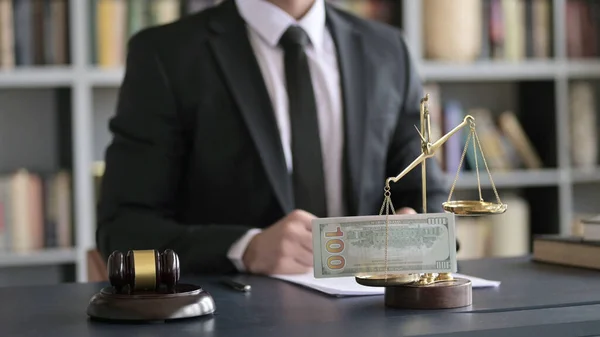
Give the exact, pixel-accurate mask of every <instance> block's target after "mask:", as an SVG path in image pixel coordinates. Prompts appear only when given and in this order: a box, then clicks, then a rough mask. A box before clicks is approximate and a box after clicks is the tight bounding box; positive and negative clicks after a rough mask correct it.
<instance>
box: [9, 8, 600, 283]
mask: <svg viewBox="0 0 600 337" xmlns="http://www.w3.org/2000/svg"><path fill="white" fill-rule="evenodd" d="M135 1H136V0H123V1H114V2H111V3H112V5H113V7H112V8H111V9H110V10H109V9H107V8H104V9H105V10H103V11H102V13H103V14H100V12H99V11H97V12H96V16H95V17H93V18H94V20H90V16H91V15H90V13H91V12H92V11H93V9H94V7H93V6H94V4H96V3H99V2H101V1H79V0H53V2H52V3H53V4H54V5H57V6H58V7H56V8H55V9H56V11H55V12H53V13H54V14H53V15H48V16H44V17H43V19H39V20H37V21H36V20H30V21H31V22H30V24H31V25H32V26H33V28H34V29H33V31H38V32H41V31H46V32H57V35H53V36H52V39H50V40H52V41H53V42H52V43H46V44H44V46H45V49H44V48H42V47H40V46H39V45H38V44H37V43H33V42H32V46H33V47H32V50H31V52H34V54H33V55H30V56H31V57H29V58H26V57H25V58H24V57H23V55H22V50H21V52H20V53H19V54H18V55H17V53H16V52H15V53H14V56H16V57H14V59H12V60H11V58H10V57H9V58H5V57H4V55H5V54H3V56H2V57H0V120H1V121H2V123H0V139H1V140H2V141H1V142H0V172H1V173H4V174H5V175H8V174H10V173H11V172H14V171H15V170H18V169H19V168H26V169H28V170H30V171H31V172H35V173H39V174H42V175H47V174H52V173H55V172H57V171H59V170H65V171H67V172H69V174H70V176H71V179H72V181H71V186H70V188H69V192H70V194H71V195H70V197H72V200H73V202H72V210H71V211H72V217H73V219H72V231H71V235H72V247H71V248H68V249H52V248H50V249H43V250H39V251H34V252H31V253H26V254H12V253H0V286H1V285H3V284H9V283H23V280H34V279H35V280H40V281H39V282H52V280H54V281H55V282H58V281H79V282H83V281H86V279H87V260H86V252H87V251H88V250H89V249H93V248H95V229H96V226H95V203H96V200H97V192H98V191H97V185H96V184H97V182H98V179H99V178H100V177H98V176H96V177H94V179H92V175H93V173H92V172H94V170H93V167H95V164H94V163H97V162H100V161H102V160H103V153H104V149H105V148H106V145H107V144H108V143H109V142H110V137H111V135H110V133H109V132H108V125H107V122H108V120H109V119H110V117H112V116H113V114H114V110H115V106H116V102H117V95H118V90H119V86H120V84H121V81H122V79H123V74H124V69H123V62H124V60H125V46H126V42H127V39H128V37H129V36H131V35H132V34H134V33H135V32H136V31H138V30H139V29H143V28H144V27H145V26H153V25H160V24H162V23H167V22H170V21H173V20H175V19H177V18H178V17H180V16H185V15H190V14H192V13H194V12H196V11H198V10H202V9H204V8H206V7H209V6H212V5H214V4H216V3H218V2H220V1H221V0H161V1H157V0H142V1H138V5H139V4H144V5H145V6H149V7H148V9H145V13H146V14H149V13H151V14H152V15H150V16H149V17H145V16H143V15H142V16H137V17H138V18H143V20H146V22H145V23H144V24H142V25H137V26H136V25H130V24H129V22H126V21H127V20H128V19H127V18H131V17H134V16H135V15H133V16H132V15H129V16H121V17H123V18H124V19H123V20H120V21H117V20H115V18H116V17H117V13H122V11H123V9H124V8H125V7H124V6H126V5H128V4H131V3H133V2H135ZM228 1H230V0H228ZM327 1H329V2H332V3H335V4H337V5H338V6H341V7H343V8H345V9H347V10H349V11H352V12H354V13H356V14H358V15H359V16H363V17H367V18H371V19H374V20H378V21H382V22H386V23H388V24H391V25H393V26H396V27H398V28H400V29H402V30H403V32H404V35H405V36H406V41H407V44H408V48H409V49H410V52H411V54H412V55H413V58H414V61H415V64H416V65H417V68H418V71H419V74H420V76H421V77H422V79H423V81H424V84H425V90H426V92H427V93H430V94H431V96H432V98H433V99H432V104H431V106H430V109H431V112H432V113H435V119H434V120H433V122H434V128H436V130H432V131H435V132H443V131H444V128H447V127H448V125H456V124H458V123H459V121H460V119H461V118H460V117H461V116H462V115H464V114H465V113H469V114H470V113H477V115H478V117H477V125H478V135H479V137H480V138H481V139H482V142H485V143H487V144H488V145H487V146H486V147H487V148H488V150H489V151H486V153H485V155H486V158H487V159H489V163H490V165H492V166H495V167H496V168H499V167H500V168H502V166H504V165H507V166H508V167H506V168H505V170H504V171H505V172H503V170H502V169H501V170H495V169H494V170H492V178H493V180H494V183H495V185H496V186H497V187H498V189H499V190H500V191H499V192H500V195H501V197H502V200H503V201H504V202H506V203H508V204H509V210H510V211H509V212H508V213H507V214H506V215H503V216H499V217H493V218H492V219H489V220H486V221H492V222H495V224H496V225H492V226H491V227H490V226H487V225H481V224H480V223H478V222H472V219H470V220H464V219H460V220H459V221H458V222H457V223H458V224H459V225H460V227H459V229H458V233H459V237H460V238H461V240H462V241H463V242H469V243H472V244H473V245H476V247H475V246H471V247H470V246H469V245H468V244H466V245H462V244H461V250H462V252H461V257H478V256H481V255H482V254H488V255H489V254H491V255H496V256H498V255H510V254H516V253H522V252H526V251H528V249H529V243H530V241H529V240H530V238H531V236H532V235H535V234H540V233H562V234H568V233H571V232H573V228H575V227H576V226H575V223H576V221H577V219H578V218H580V217H581V216H582V214H589V213H595V212H598V213H600V207H597V206H596V204H599V205H600V203H598V202H596V200H597V198H598V197H600V163H598V158H597V157H598V153H599V152H600V151H599V150H598V149H597V148H598V143H599V142H598V136H597V131H598V125H600V117H599V115H600V103H598V102H595V100H594V98H597V97H600V39H599V37H600V24H599V23H598V22H600V20H596V21H594V20H590V18H591V16H590V17H585V15H586V13H588V12H589V13H600V10H598V9H599V8H600V4H597V2H596V1H587V2H585V1H579V0H481V1H470V0H469V1H466V0H453V1H452V4H449V3H450V2H442V1H439V0H420V1H415V0H360V1H357V0H327ZM24 2H27V0H22V1H20V3H24ZM6 3H8V2H4V3H3V4H4V7H0V8H2V9H6V8H7V7H6ZM10 3H11V4H12V3H16V2H10ZM107 3H108V2H105V3H104V4H105V5H106V4H107ZM159 3H160V5H159ZM492 5H494V6H492ZM432 6H434V7H432ZM445 6H447V7H445ZM465 6H466V7H465ZM585 6H596V8H595V10H589V11H588V10H587V9H586V8H585ZM571 7H573V8H571ZM67 8H68V15H62V14H60V13H61V12H62V13H63V14H64V13H66V12H65V11H66V10H67ZM571 9H575V10H573V11H572V10H571ZM111 11H114V12H113V13H111ZM495 11H500V12H498V13H496V12H495ZM57 13H58V14H57ZM492 13H494V14H502V15H491V14H492ZM533 13H537V14H536V16H535V17H536V18H537V19H535V23H536V24H535V25H533V24H532V22H533ZM569 13H570V14H569ZM574 13H580V14H581V15H582V16H581V17H576V16H574ZM133 14H135V13H133ZM137 14H139V13H137ZM568 14H569V15H568ZM54 15H58V16H57V17H54ZM61 15H62V16H61ZM0 17H2V18H4V19H5V18H6V17H10V15H4V16H0ZM41 17H42V16H40V18H41ZM480 19H481V20H480ZM0 20H2V19H0ZM45 20H49V21H48V22H46V21H45ZM61 20H62V21H61ZM143 20H142V21H143ZM94 21H95V22H94ZM142 21H137V22H138V23H139V22H142ZM102 22H103V24H101V23H102ZM64 23H66V25H64ZM22 24H23V22H22V21H14V24H13V23H9V25H8V26H4V25H3V24H2V23H0V27H14V28H15V32H14V33H15V35H14V36H15V37H16V36H17V34H21V35H19V36H21V37H22V36H23V35H22V34H23V29H25V30H26V29H28V28H27V27H25V28H23V27H24V26H22ZM54 24H56V25H54ZM584 25H585V27H584ZM594 25H595V28H593V29H595V30H596V31H595V32H592V31H586V30H585V29H588V30H589V29H592V28H590V27H594ZM43 27H46V28H47V27H54V28H52V29H46V30H44V29H42V28H43ZM99 27H103V28H102V29H99ZM491 27H496V28H498V27H500V29H499V30H496V31H494V34H490V28H491ZM528 27H529V28H528ZM29 28H31V27H29ZM584 28H585V29H584ZM122 32H126V34H122ZM116 33H118V34H116ZM594 34H595V35H594ZM26 35H27V34H26ZM7 36H9V37H10V36H11V35H10V34H3V35H2V37H0V50H1V51H3V52H5V53H6V51H10V47H9V48H3V46H2V45H1V44H6V45H8V46H10V45H11V43H12V42H11V41H9V40H7V38H6V37H7ZM47 37H48V38H50V36H47ZM29 38H31V36H29ZM594 39H595V41H598V42H597V43H595V44H594V43H591V42H590V41H592V40H594ZM16 40H17V39H16V38H15V40H14V41H16ZM7 41H8V42H7ZM21 41H22V39H21ZM452 41H460V43H454V42H452ZM532 41H533V42H535V43H532ZM588 42H590V43H588ZM594 46H595V47H594ZM49 48H54V49H49ZM456 48H458V49H456ZM65 51H67V52H66V53H65ZM59 56H60V57H59ZM465 60H467V61H465ZM415 108H416V107H415ZM432 116H433V115H432ZM507 116H510V117H512V118H514V120H515V121H516V124H518V125H519V128H520V129H522V131H523V133H524V134H525V135H526V136H527V137H526V138H528V141H529V142H530V147H531V149H532V151H533V152H534V153H535V154H536V156H537V157H539V158H538V159H539V160H537V161H535V162H527V161H523V158H525V159H527V158H529V157H531V155H530V154H523V153H516V154H515V153H514V151H516V152H519V151H523V149H524V148H525V147H524V146H523V143H522V142H521V141H519V136H518V134H517V133H514V128H512V127H508V126H507V125H508V124H506V123H508V121H507V120H506V118H507ZM486 121H489V123H487V122H486ZM480 127H481V128H480ZM511 130H512V132H511ZM434 138H436V137H434ZM483 138H486V140H485V141H484V139H483ZM454 139H455V140H456V139H458V141H455V142H449V143H447V145H448V146H447V147H445V148H444V152H443V153H440V156H439V157H440V158H441V159H440V160H441V163H442V164H443V165H442V166H443V167H444V171H445V172H446V174H447V176H448V180H449V182H452V180H453V178H454V174H455V173H456V172H455V171H454V170H453V167H454V166H453V165H454V164H453V161H452V160H451V159H452V158H453V159H456V154H457V151H458V152H460V149H462V147H461V143H460V142H461V140H460V137H455V138H454ZM499 141H500V142H501V143H503V144H509V145H511V146H510V147H512V150H513V153H511V154H502V153H498V151H497V148H495V147H494V146H491V147H490V144H492V143H494V142H496V143H498V142H499ZM582 144H583V145H586V146H582ZM457 149H458V150H457ZM515 157H519V158H520V159H521V160H520V161H519V160H517V161H514V158H515ZM471 159H472V158H471ZM468 161H469V160H467V162H468ZM467 164H468V163H467ZM466 166H467V167H465V168H464V171H461V172H460V176H459V180H458V185H457V189H458V190H460V191H457V192H461V193H463V192H464V193H467V194H469V193H473V192H475V191H476V187H477V179H476V175H475V174H474V172H473V171H472V167H470V166H469V165H466ZM585 166H590V167H593V168H592V169H590V170H585V169H582V168H581V167H585ZM480 178H481V183H482V187H483V188H484V189H486V190H487V191H486V192H489V189H490V186H491V184H490V182H489V178H488V177H487V174H486V172H485V171H482V172H480ZM0 202H2V200H0ZM481 220H483V219H481ZM504 227H506V228H510V235H509V237H510V238H511V240H512V241H513V242H517V243H518V244H516V246H515V245H512V246H510V247H513V248H510V249H508V248H506V249H505V247H503V246H502V245H503V244H502V243H501V242H500V241H497V242H495V241H494V240H493V239H494V237H499V238H500V237H504V236H503V235H496V236H492V237H490V236H489V235H490V234H489V232H490V231H489V230H488V229H490V228H491V231H492V232H493V231H494V230H497V228H504ZM486 228H487V229H486ZM484 229H485V230H484ZM2 234H3V233H2V231H1V230H0V239H1V238H2ZM486 235H487V236H486ZM484 246H485V247H484ZM490 247H491V248H490ZM514 247H516V248H514ZM484 248H485V252H484ZM63 264H67V265H69V266H72V267H73V268H62V267H61V268H54V266H56V265H63ZM17 269H18V270H19V272H18V273H16V272H15V270H17ZM15 275H17V276H15ZM44 275H46V276H44Z"/></svg>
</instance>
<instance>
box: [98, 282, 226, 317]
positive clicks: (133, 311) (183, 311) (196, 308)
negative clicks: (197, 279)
mask: <svg viewBox="0 0 600 337" xmlns="http://www.w3.org/2000/svg"><path fill="white" fill-rule="evenodd" d="M214 312H215V302H214V300H213V298H212V296H211V295H210V294H209V293H207V292H206V291H205V290H203V289H202V288H200V287H198V286H194V285H190V284H178V285H177V286H176V287H175V291H174V292H172V293H169V292H167V291H166V290H164V291H147V292H139V291H137V292H135V293H133V294H129V293H127V292H123V293H117V292H116V290H115V288H114V287H106V288H103V289H102V290H100V292H98V293H97V294H95V295H94V296H93V297H92V298H91V300H90V302H89V305H88V308H87V314H88V315H89V316H90V317H91V318H95V319H100V320H119V321H166V320H174V319H180V318H192V317H199V316H204V315H209V314H212V313H214Z"/></svg>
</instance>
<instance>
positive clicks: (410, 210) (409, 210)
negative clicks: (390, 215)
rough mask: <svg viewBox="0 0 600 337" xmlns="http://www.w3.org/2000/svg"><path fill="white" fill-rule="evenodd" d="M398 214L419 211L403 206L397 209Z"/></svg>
mask: <svg viewBox="0 0 600 337" xmlns="http://www.w3.org/2000/svg"><path fill="white" fill-rule="evenodd" d="M396 214H417V211H415V210H414V209H412V208H410V207H402V208H400V209H398V210H396Z"/></svg>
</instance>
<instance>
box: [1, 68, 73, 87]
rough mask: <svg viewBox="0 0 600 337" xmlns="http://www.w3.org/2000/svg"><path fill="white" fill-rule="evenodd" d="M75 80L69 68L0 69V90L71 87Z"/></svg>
mask: <svg viewBox="0 0 600 337" xmlns="http://www.w3.org/2000/svg"><path fill="white" fill-rule="evenodd" d="M74 79H75V74H74V72H73V70H72V68H71V67H69V66H41V67H23V68H21V67H19V68H14V69H6V70H5V69H0V89H2V88H40V87H41V88H53V87H58V86H70V85H72V84H73V81H74Z"/></svg>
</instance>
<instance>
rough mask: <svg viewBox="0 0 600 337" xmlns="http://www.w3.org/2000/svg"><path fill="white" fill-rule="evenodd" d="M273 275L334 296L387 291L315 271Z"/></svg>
mask: <svg viewBox="0 0 600 337" xmlns="http://www.w3.org/2000/svg"><path fill="white" fill-rule="evenodd" d="M452 276H454V277H457V278H458V277H460V278H466V279H469V280H471V282H472V287H473V288H474V289H475V288H489V287H498V286H499V285H500V281H490V280H486V279H482V278H479V277H473V276H467V275H463V274H454V273H453V274H452ZM271 277H272V278H276V279H279V280H283V281H287V282H291V283H295V284H298V285H301V286H305V287H308V288H312V289H315V290H318V291H321V292H323V293H325V294H328V295H332V296H365V295H383V293H384V291H385V288H384V287H367V286H363V285H360V284H358V283H356V281H355V278H354V277H337V278H320V279H316V278H315V277H314V275H313V272H310V273H306V274H300V275H271Z"/></svg>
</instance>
